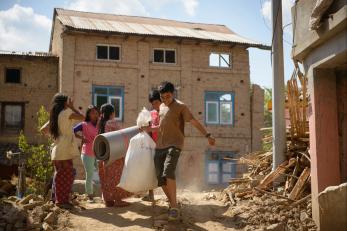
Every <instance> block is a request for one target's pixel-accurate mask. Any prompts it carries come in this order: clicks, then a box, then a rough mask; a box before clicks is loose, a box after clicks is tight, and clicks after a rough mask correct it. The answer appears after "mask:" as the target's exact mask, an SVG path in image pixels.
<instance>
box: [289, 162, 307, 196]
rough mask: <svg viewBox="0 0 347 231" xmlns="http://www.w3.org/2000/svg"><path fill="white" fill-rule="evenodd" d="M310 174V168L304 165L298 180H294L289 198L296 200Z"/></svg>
mask: <svg viewBox="0 0 347 231" xmlns="http://www.w3.org/2000/svg"><path fill="white" fill-rule="evenodd" d="M309 176H310V168H308V167H306V168H305V169H304V171H302V173H301V175H300V177H299V179H298V181H297V182H296V184H295V186H294V188H293V190H292V191H291V193H290V194H289V198H290V199H292V200H296V199H297V198H298V197H299V195H300V193H301V192H302V189H303V187H304V186H305V183H306V181H307V179H308V177H309Z"/></svg>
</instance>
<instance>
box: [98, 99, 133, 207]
mask: <svg viewBox="0 0 347 231" xmlns="http://www.w3.org/2000/svg"><path fill="white" fill-rule="evenodd" d="M100 110H101V119H100V121H99V124H98V127H99V134H101V133H105V132H111V131H116V130H119V129H120V127H119V125H118V123H117V121H116V119H115V113H114V107H113V106H112V104H104V105H102V106H101V109H100ZM124 159H125V158H124V157H123V158H121V159H119V160H116V161H114V162H113V163H111V164H109V165H107V166H106V164H105V162H104V161H99V176H100V184H101V191H102V197H103V200H104V202H105V205H106V207H112V206H115V207H124V206H128V205H129V203H127V202H125V201H123V199H124V198H127V197H129V196H131V193H129V192H127V191H125V190H123V189H121V188H119V187H117V185H118V184H119V181H120V178H121V175H122V171H123V166H124Z"/></svg>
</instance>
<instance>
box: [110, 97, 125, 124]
mask: <svg viewBox="0 0 347 231" xmlns="http://www.w3.org/2000/svg"><path fill="white" fill-rule="evenodd" d="M112 99H119V117H115V118H116V120H118V121H122V118H123V97H122V96H109V97H108V103H110V104H112V103H111V100H112Z"/></svg>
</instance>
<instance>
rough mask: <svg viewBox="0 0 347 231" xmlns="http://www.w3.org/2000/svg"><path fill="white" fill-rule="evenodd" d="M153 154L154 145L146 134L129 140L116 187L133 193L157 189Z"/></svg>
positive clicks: (142, 133)
mask: <svg viewBox="0 0 347 231" xmlns="http://www.w3.org/2000/svg"><path fill="white" fill-rule="evenodd" d="M154 153H155V143H154V141H153V140H152V138H151V137H150V136H149V135H148V134H147V133H146V132H141V133H139V134H137V135H136V136H134V137H133V138H131V140H130V143H129V148H128V151H127V153H126V156H125V163H124V168H123V173H122V177H121V179H120V183H119V184H118V187H121V188H123V189H125V190H126V191H129V192H133V193H136V192H141V191H147V190H151V189H154V188H156V187H158V181H157V177H156V173H155V167H154Z"/></svg>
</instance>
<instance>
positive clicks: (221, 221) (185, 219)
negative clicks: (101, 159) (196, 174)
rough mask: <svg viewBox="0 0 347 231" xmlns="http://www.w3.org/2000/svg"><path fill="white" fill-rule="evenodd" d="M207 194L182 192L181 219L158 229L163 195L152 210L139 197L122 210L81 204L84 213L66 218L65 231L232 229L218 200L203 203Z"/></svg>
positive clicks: (165, 205)
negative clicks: (67, 223) (67, 224)
mask: <svg viewBox="0 0 347 231" xmlns="http://www.w3.org/2000/svg"><path fill="white" fill-rule="evenodd" d="M206 194H207V193H194V192H189V191H182V192H180V193H179V201H180V202H181V203H182V214H183V216H182V220H181V221H179V222H170V223H168V224H167V225H164V226H161V227H159V228H158V227H154V226H153V224H154V219H153V217H155V220H156V221H157V222H156V223H158V221H159V222H163V223H166V219H165V217H166V215H165V214H166V211H167V203H166V202H165V199H164V196H163V195H156V196H155V198H156V199H157V204H156V206H155V208H154V209H153V208H152V206H151V203H150V202H145V201H142V200H141V199H140V198H130V199H128V201H129V202H131V206H129V207H126V208H105V207H104V206H103V204H102V203H100V202H98V203H94V204H87V203H85V204H84V203H83V204H82V205H83V206H84V207H85V208H86V210H81V211H74V212H73V214H71V215H70V227H71V228H68V229H67V230H102V231H107V230H132V231H136V230H175V231H176V230H177V231H178V230H233V227H234V224H233V223H232V222H231V219H230V218H229V219H228V218H227V217H225V216H224V215H223V214H224V213H225V212H226V210H227V207H225V206H224V205H223V204H222V203H221V202H220V201H218V200H214V199H212V200H206V199H205V198H206Z"/></svg>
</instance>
